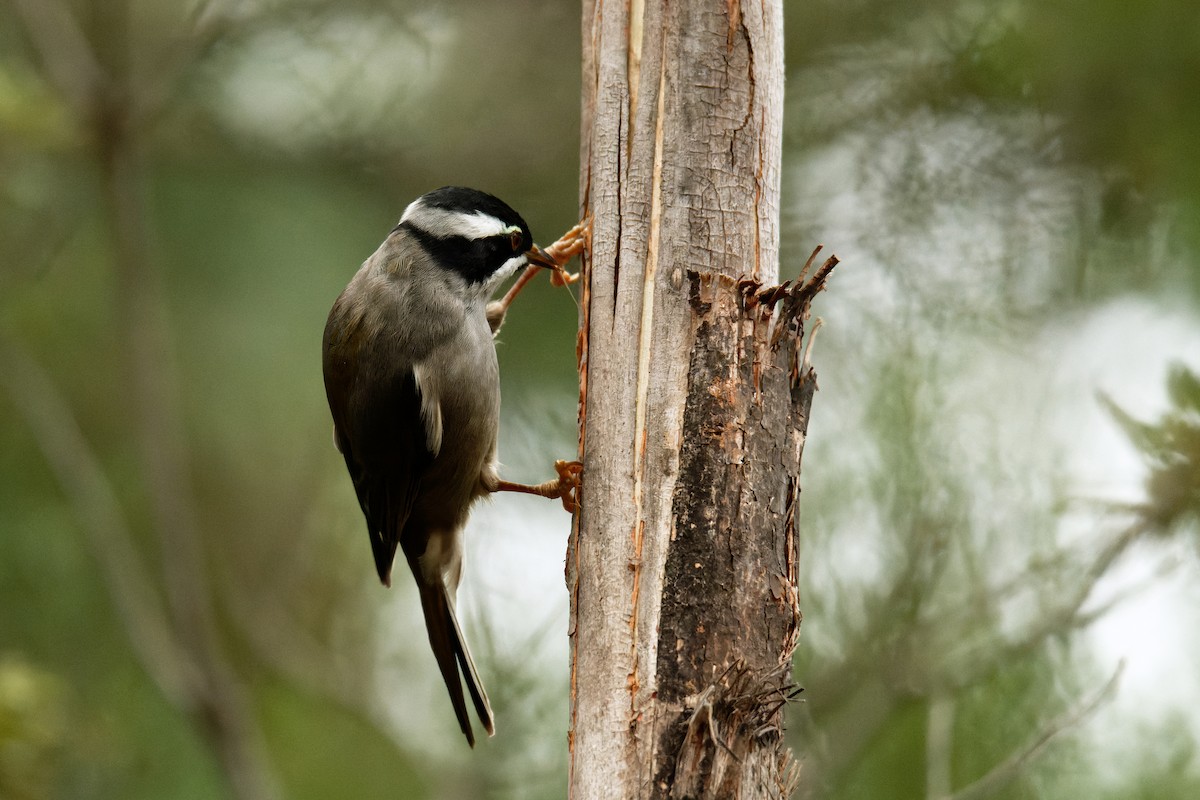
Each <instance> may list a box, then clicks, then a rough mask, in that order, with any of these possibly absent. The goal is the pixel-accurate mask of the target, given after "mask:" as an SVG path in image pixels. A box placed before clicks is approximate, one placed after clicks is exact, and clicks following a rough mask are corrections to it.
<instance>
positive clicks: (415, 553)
mask: <svg viewBox="0 0 1200 800" xmlns="http://www.w3.org/2000/svg"><path fill="white" fill-rule="evenodd" d="M583 241H584V235H583V233H582V232H581V228H580V227H579V226H577V227H576V228H574V229H572V231H571V232H569V233H568V234H567V235H566V236H564V237H563V239H561V240H560V241H559V242H557V243H556V244H555V245H552V246H551V248H550V251H551V252H549V253H548V252H547V251H545V250H542V249H541V248H538V247H537V246H536V245H534V243H533V238H532V237H531V235H530V232H529V226H528V225H526V224H525V220H523V219H522V218H521V216H520V215H519V214H517V212H515V211H513V210H512V209H511V208H510V207H509V206H508V205H506V204H505V203H503V202H501V201H500V200H499V199H497V198H495V197H493V196H492V195H490V194H487V193H485V192H481V191H477V190H475V189H466V188H463V187H456V186H447V187H444V188H442V189H438V190H436V191H432V192H429V193H428V194H425V195H422V196H421V197H419V198H417V199H416V200H414V201H413V202H412V203H411V204H410V205H409V206H408V208H407V209H405V211H404V215H403V216H402V217H401V218H400V222H399V224H398V225H396V227H395V228H393V229H392V231H391V233H390V234H388V237H387V238H386V239H384V241H383V244H381V245H380V246H379V249H378V250H376V251H375V253H374V254H372V255H371V257H370V258H368V259H367V260H366V262H365V263H364V264H363V265H362V267H361V268H360V269H359V270H358V272H357V273H356V274H355V275H354V277H353V278H352V279H351V281H350V283H349V285H348V286H347V287H346V289H345V291H343V292H342V294H341V296H339V297H338V299H337V301H336V302H335V303H334V304H333V310H332V311H330V313H329V320H328V322H327V323H326V325H325V336H324V339H323V343H322V347H323V367H324V373H325V393H326V396H327V397H328V399H329V408H330V411H332V412H333V424H334V444H336V445H337V448H338V450H340V451H341V453H342V455H343V456H344V457H345V460H346V468H347V469H348V470H349V472H350V477H351V479H352V480H353V481H354V491H355V492H356V493H357V495H358V502H359V505H360V506H361V507H362V512H363V516H364V517H366V521H367V533H368V534H369V535H370V539H371V550H372V552H373V554H374V557H375V569H376V570H377V571H378V573H379V579H380V580H381V581H383V583H384V584H385V585H389V586H390V585H391V571H392V561H393V559H394V557H395V554H396V548H397V546H398V547H399V548H400V550H401V551H402V552H403V553H404V558H405V560H406V561H407V562H408V567H409V569H410V570H412V574H413V577H414V578H415V579H416V582H417V587H418V589H419V590H420V596H421V608H422V609H423V611H424V612H425V624H426V627H427V628H428V631H429V643H430V645H431V646H432V647H433V653H434V656H436V658H437V663H438V667H439V668H440V670H441V673H442V678H443V679H444V680H445V682H446V688H447V689H448V690H449V692H450V699H451V701H452V702H453V704H454V713H455V714H456V715H457V717H458V722H459V726H460V727H461V728H462V732H463V734H464V735H465V736H466V737H467V742H468V743H470V744H471V746H474V744H475V737H474V734H473V732H472V729H471V723H470V720H469V719H468V717H467V708H466V702H465V698H464V696H463V689H462V682H463V681H465V682H466V686H467V693H468V694H469V695H470V696H471V702H472V704H473V705H474V706H475V711H476V713H477V714H478V715H479V719H480V721H481V722H482V723H483V727H484V729H486V730H487V732H488V734H489V735H491V734H493V733H494V732H495V724H494V721H493V717H492V709H491V706H490V705H489V703H488V698H487V692H485V691H484V688H483V683H482V682H481V681H480V679H479V674H478V672H477V670H476V668H475V664H474V663H473V661H472V660H471V652H470V650H469V649H468V648H467V643H466V640H465V639H464V638H463V632H462V628H461V627H460V625H459V622H458V617H457V615H456V614H455V609H454V602H455V594H456V591H457V589H458V583H459V578H460V577H461V574H462V533H463V528H464V527H465V525H466V522H467V516H468V513H469V511H470V508H471V505H472V504H473V503H474V502H475V501H476V500H478V499H479V498H481V497H484V496H486V495H488V494H490V493H492V492H496V491H504V490H508V491H524V492H532V493H536V494H541V495H544V496H548V497H561V498H563V502H564V505H565V506H567V507H570V506H571V502H572V501H571V497H570V492H571V488H572V485H574V483H575V482H576V481H577V477H578V465H576V464H564V463H563V462H559V463H558V464H557V465H556V467H557V468H558V471H559V479H558V480H555V481H548V482H547V483H544V484H540V485H537V486H525V485H521V484H513V483H509V482H506V481H502V480H500V477H499V475H498V474H497V462H496V436H497V433H498V428H499V419H500V373H499V367H498V364H497V361H496V348H495V345H494V343H493V336H494V334H495V333H496V331H497V330H499V328H500V325H501V323H502V322H503V321H504V315H505V312H506V310H507V306H508V303H509V302H511V300H512V297H513V296H514V295H515V293H516V290H517V289H518V288H519V285H523V284H524V278H525V277H527V276H523V280H522V282H521V283H520V284H519V285H518V286H516V287H514V290H513V291H510V292H509V293H508V295H506V296H505V298H504V299H503V300H501V301H496V302H489V301H490V298H491V296H492V294H493V293H494V292H495V291H496V289H497V288H498V287H499V285H500V284H501V283H502V282H503V281H504V280H505V279H507V278H509V277H510V276H512V275H513V274H514V273H516V272H517V271H519V270H522V269H524V268H525V267H527V266H536V267H545V268H548V269H552V270H554V271H555V272H556V273H557V274H559V275H560V276H561V275H562V274H563V273H562V264H563V263H565V262H566V261H567V260H568V259H569V258H570V257H571V256H573V255H574V254H575V253H577V252H579V250H580V249H582V247H583ZM460 673H461V680H460Z"/></svg>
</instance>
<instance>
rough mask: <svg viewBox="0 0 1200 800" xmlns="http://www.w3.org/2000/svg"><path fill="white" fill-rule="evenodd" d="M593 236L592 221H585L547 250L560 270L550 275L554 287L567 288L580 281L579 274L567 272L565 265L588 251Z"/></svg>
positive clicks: (559, 238)
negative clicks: (589, 241)
mask: <svg viewBox="0 0 1200 800" xmlns="http://www.w3.org/2000/svg"><path fill="white" fill-rule="evenodd" d="M591 235H592V226H591V221H590V220H583V221H582V222H580V223H579V224H578V225H575V226H574V227H572V228H571V230H569V231H567V232H566V233H564V234H563V235H562V236H560V237H558V241H556V242H555V243H554V244H552V245H550V246H549V247H547V248H546V254H547V255H549V256H550V257H551V258H552V259H554V263H555V264H557V265H558V268H557V269H555V270H554V271H553V272H552V273H550V283H551V285H553V286H567V285H569V284H572V283H575V281H577V280H579V273H578V272H574V273H571V272H567V270H566V269H565V265H566V263H567V262H568V261H570V260H571V259H572V258H574V257H575V256H577V255H579V254H580V253H582V252H583V251H584V250H586V249H587V246H588V240H589V239H590V237H591Z"/></svg>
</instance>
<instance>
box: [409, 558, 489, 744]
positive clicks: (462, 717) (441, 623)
mask: <svg viewBox="0 0 1200 800" xmlns="http://www.w3.org/2000/svg"><path fill="white" fill-rule="evenodd" d="M418 585H419V588H420V591H421V609H422V610H423V611H424V612H425V627H426V629H427V630H428V631H429V644H430V646H432V647H433V655H434V657H435V658H437V662H438V668H439V669H441V671H442V680H444V681H445V682H446V689H447V691H449V692H450V702H451V703H453V704H454V714H455V716H457V717H458V725H459V727H460V728H462V732H463V735H464V736H466V737H467V744H469V745H471V747H474V746H475V734H474V732H473V731H472V730H471V720H470V719H469V718H468V717H467V703H466V699H465V698H464V697H463V690H462V681H466V683H467V691H468V692H469V693H470V695H471V702H472V703H473V704H474V706H475V713H476V714H478V715H479V721H480V722H482V723H483V727H484V730H486V731H487V733H488V736H492V735H494V734H495V733H496V726H495V722H494V720H493V718H492V707H491V705H490V704H489V703H488V698H487V692H485V691H484V689H483V682H482V681H480V680H479V673H478V672H476V670H475V662H474V661H472V660H471V651H470V650H469V649H468V648H467V640H466V639H465V638H464V637H463V634H462V628H461V627H459V624H458V617H457V615H456V614H455V613H454V600H453V598H451V597H450V595H449V593H448V592H447V591H446V586H445V584H443V583H442V582H441V581H438V582H437V583H436V584H434V585H427V584H425V583H423V582H422V581H420V580H418ZM460 669H461V671H462V672H461V675H462V677H461V679H460V677H459V674H460V673H459V670H460Z"/></svg>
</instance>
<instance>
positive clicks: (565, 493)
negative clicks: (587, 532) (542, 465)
mask: <svg viewBox="0 0 1200 800" xmlns="http://www.w3.org/2000/svg"><path fill="white" fill-rule="evenodd" d="M554 471H555V472H557V473H558V490H559V493H558V499H559V500H561V501H562V504H563V508H564V509H565V510H566V511H567V512H568V513H570V514H574V513H575V511H576V510H577V509H578V508H579V486H580V476H581V475H582V474H583V464H582V463H580V462H578V461H555V462H554Z"/></svg>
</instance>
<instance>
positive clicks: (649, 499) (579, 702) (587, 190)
mask: <svg viewBox="0 0 1200 800" xmlns="http://www.w3.org/2000/svg"><path fill="white" fill-rule="evenodd" d="M781 14H782V12H781V9H780V5H779V4H778V3H753V4H742V3H740V2H736V1H731V2H726V3H723V4H714V3H701V2H698V0H684V2H673V3H652V4H646V3H643V2H640V1H639V0H632V2H626V3H613V2H611V0H610V2H607V3H605V2H603V0H599V1H597V0H587V1H586V2H585V3H584V31H583V40H584V98H583V126H584V130H583V145H582V147H583V152H582V161H583V171H582V174H583V185H582V187H581V194H582V197H583V206H584V213H585V215H588V216H590V217H591V219H592V236H593V238H592V242H591V249H590V254H589V258H588V259H587V260H586V262H585V269H584V280H583V302H582V306H581V315H582V320H581V324H582V330H581V336H580V344H579V349H580V377H581V383H580V385H581V398H580V451H581V455H582V459H583V462H584V477H583V489H582V494H581V508H580V513H579V515H578V516H577V526H576V529H575V532H574V534H573V537H572V542H571V547H570V551H569V553H568V563H567V581H568V586H569V588H570V590H571V609H572V625H571V636H572V706H571V739H570V746H571V753H572V767H571V777H570V787H571V793H572V796H573V797H577V798H591V797H745V798H750V797H782V796H784V795H785V794H786V793H787V791H788V789H789V787H790V786H791V785H792V784H793V783H794V780H795V769H794V767H793V766H792V762H791V760H790V755H789V754H788V753H787V751H786V748H784V747H783V745H782V741H781V737H780V715H781V709H782V706H783V703H784V702H785V700H786V698H787V696H788V695H789V694H790V693H791V691H792V687H791V684H790V670H789V665H790V663H791V654H792V651H793V649H794V648H795V645H796V640H797V636H798V633H799V625H800V610H799V603H798V599H797V589H796V572H797V566H796V559H797V556H796V541H797V534H796V515H797V503H798V497H799V491H800V483H799V471H800V456H801V453H802V451H803V446H804V436H805V431H806V427H807V420H808V409H809V405H810V404H811V402H812V393H813V391H814V389H815V375H814V374H813V373H812V370H811V366H810V365H809V364H808V363H807V361H806V359H805V357H804V355H803V350H802V338H803V334H804V328H803V325H804V321H805V319H806V317H807V315H808V306H809V302H810V301H811V299H812V296H813V295H814V294H815V293H816V292H817V291H819V290H820V288H821V287H822V286H823V283H824V280H825V278H826V277H827V275H828V274H829V270H830V269H832V266H833V264H834V263H836V261H835V260H834V259H830V260H829V261H827V262H826V263H825V265H824V266H823V267H822V268H821V269H820V270H818V271H817V273H816V275H814V277H813V279H812V280H810V281H808V282H806V283H804V284H802V285H798V286H796V287H789V286H783V287H773V286H770V284H773V283H775V282H776V281H777V280H778V274H779V268H778V260H779V257H778V245H779V242H778V218H779V174H780V171H779V162H780V153H781V136H782V111H783V108H782V105H783V103H782V101H783V64H782V53H783V41H782V18H781ZM764 287H767V288H764Z"/></svg>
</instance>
